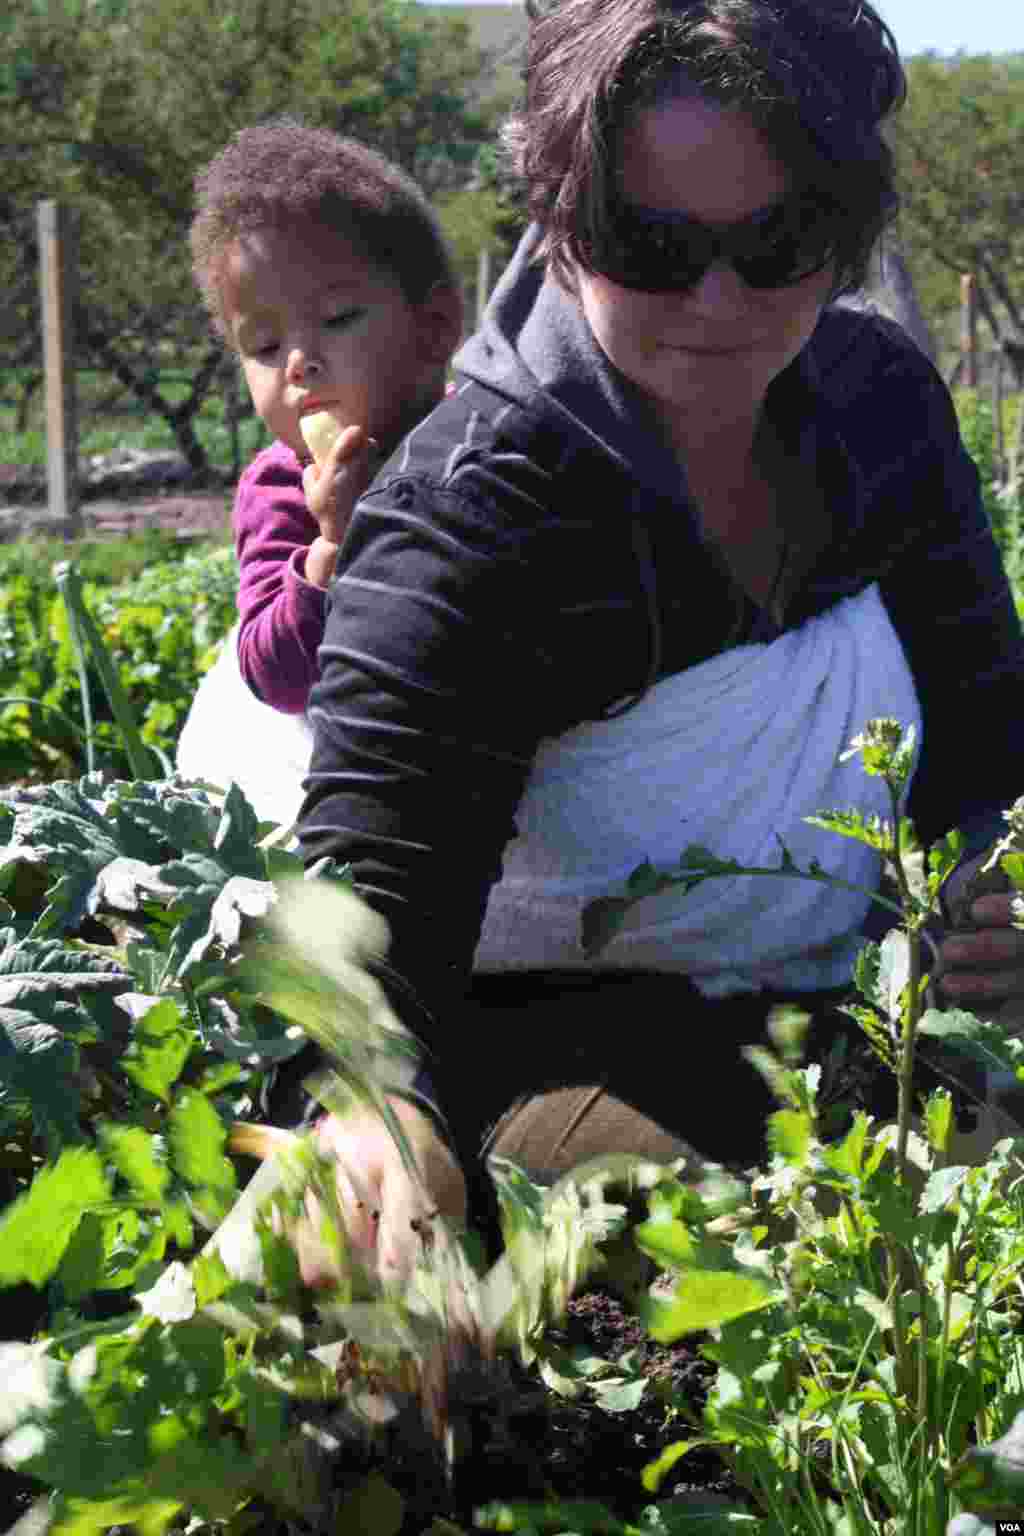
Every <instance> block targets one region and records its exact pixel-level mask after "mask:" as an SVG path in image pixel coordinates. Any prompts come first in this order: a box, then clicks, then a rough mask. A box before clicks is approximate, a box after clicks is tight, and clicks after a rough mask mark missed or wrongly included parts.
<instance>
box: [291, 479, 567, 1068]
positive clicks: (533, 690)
mask: <svg viewBox="0 0 1024 1536" xmlns="http://www.w3.org/2000/svg"><path fill="white" fill-rule="evenodd" d="M508 545H509V541H508V540H505V541H504V547H503V540H502V538H501V536H500V535H499V534H498V533H497V531H496V529H495V526H494V521H493V519H489V518H488V513H487V509H486V504H485V503H483V501H482V499H481V502H475V501H473V500H471V499H470V498H469V497H467V496H466V495H464V494H454V493H452V492H451V491H449V490H447V489H444V488H441V487H438V486H436V485H432V484H431V483H430V482H428V481H425V480H423V479H421V478H417V479H416V480H412V479H410V480H398V481H396V480H393V479H392V480H391V481H389V482H386V483H384V484H383V485H382V486H381V487H380V488H377V487H375V488H374V489H373V490H371V492H370V493H369V494H368V495H367V496H366V497H364V499H363V500H362V501H361V502H360V503H359V505H358V507H357V509H356V513H355V516H354V518H353V521H352V524H351V526H350V528H349V531H348V534H347V536H346V542H345V546H344V552H343V557H342V561H341V564H340V565H339V570H338V577H337V580H336V582H335V584H334V586H333V587H332V589H331V593H330V598H329V604H328V615H327V624H326V630H325V634H324V642H323V646H322V648H321V653H320V660H321V666H322V676H321V679H320V682H319V683H318V684H317V685H316V687H315V688H314V690H313V693H312V696H311V699H310V717H311V721H312V723H313V727H314V747H313V754H312V759H311V763H310V773H309V779H308V793H307V799H306V803H305V805H304V807H303V813H302V818H301V822H300V829H299V835H300V838H301V842H302V847H303V854H304V856H305V857H306V858H307V859H308V860H314V859H318V858H322V857H324V856H329V857H331V858H332V859H333V860H335V861H336V862H337V863H343V864H348V865H350V866H351V867H352V870H353V873H354V875H355V879H356V882H357V885H358V886H359V888H360V889H361V891H362V893H363V894H364V895H365V897H366V898H367V900H369V901H370V902H371V904H372V905H373V906H374V907H376V908H377V910H378V911H380V912H381V913H382V914H383V915H384V916H385V917H386V918H387V920H388V923H389V925H390V928H391V935H392V947H391V951H390V955H389V967H390V969H389V973H388V974H387V975H386V976H384V977H383V978H382V979H383V980H384V982H385V984H386V985H387V986H388V990H389V992H390V994H391V997H392V1002H393V1004H394V1006H395V1007H396V1009H397V1011H398V1012H399V1014H400V1015H401V1017H402V1018H403V1020H404V1021H405V1022H406V1023H407V1024H408V1025H409V1027H410V1028H411V1029H412V1030H413V1031H414V1032H415V1033H416V1034H417V1035H418V1036H419V1037H420V1038H421V1039H422V1040H423V1041H424V1042H425V1043H426V1044H427V1045H429V1046H431V1047H438V1046H440V1044H441V1040H442V1038H443V1040H444V1044H445V1047H446V1049H445V1051H444V1052H443V1056H444V1057H446V1058H448V1060H450V1059H451V1055H452V1052H451V1050H450V1042H451V1032H452V1030H453V1029H454V1027H455V1024H454V1014H455V1005H456V1004H457V1001H458V999H459V997H460V996H461V994H462V992H463V991H464V989H465V986H466V983H467V981H468V977H469V972H470V968H471V964H472V958H473V952H474V950H475V947H476V943H477V939H478V937H479V932H480V928H481V924H482V921H483V914H484V909H485V905H486V901H487V895H488V892H489V889H490V887H491V885H492V884H493V883H494V882H495V881H496V880H497V879H498V877H499V876H500V872H501V857H502V852H503V849H504V847H505V844H506V843H507V842H508V840H509V839H510V838H511V837H512V836H513V834H514V830H515V828H514V815H515V809H516V806H517V804H518V800H519V797H520V794H521V792H522V787H523V783H524V780H525V777H526V773H527V771H528V769H529V766H530V763H531V762H532V759H533V755H534V752H535V749H536V745H537V741H538V740H539V737H540V735H541V733H542V727H541V719H542V713H543V705H542V702H541V701H542V699H543V698H544V692H543V691H542V689H541V686H540V683H539V679H538V677H537V669H536V660H535V656H534V653H533V650H532V647H531V638H530V624H529V622H528V621H529V617H530V613H529V598H530V596H531V594H532V595H533V596H536V587H535V584H534V585H533V586H531V588H530V592H527V590H526V589H525V587H524V577H527V573H526V572H525V571H524V570H523V563H522V561H521V560H518V559H516V558H514V557H513V556H511V555H510V554H509V550H508ZM527 579H528V578H527ZM533 617H534V618H535V619H536V620H537V622H538V623H542V619H541V617H540V614H539V612H537V611H536V610H535V611H534V615H533ZM445 1065H446V1063H445V1062H444V1061H443V1060H442V1062H441V1064H440V1067H439V1074H441V1075H443V1071H444V1066H445ZM437 1086H438V1087H439V1088H441V1090H442V1098H443V1097H444V1093H443V1082H442V1081H441V1080H440V1077H438V1079H437Z"/></svg>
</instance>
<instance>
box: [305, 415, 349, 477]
mask: <svg viewBox="0 0 1024 1536" xmlns="http://www.w3.org/2000/svg"><path fill="white" fill-rule="evenodd" d="M299 430H300V432H301V433H302V435H303V437H304V438H305V440H306V447H307V448H308V449H309V451H310V453H311V454H312V455H313V457H314V459H315V460H316V462H317V463H318V464H322V463H323V462H324V460H325V459H326V457H327V455H328V454H329V453H330V451H331V448H332V446H333V444H334V440H335V438H336V437H337V436H338V434H339V433H340V432H341V426H340V424H339V423H338V422H337V421H335V419H334V417H333V416H332V415H331V413H330V412H329V411H311V412H310V413H309V415H308V416H302V417H300V419H299Z"/></svg>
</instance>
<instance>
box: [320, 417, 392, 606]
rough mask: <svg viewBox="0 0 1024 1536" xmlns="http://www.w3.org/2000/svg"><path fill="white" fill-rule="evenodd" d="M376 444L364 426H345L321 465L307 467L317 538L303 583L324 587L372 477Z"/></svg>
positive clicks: (330, 575) (332, 571)
mask: <svg viewBox="0 0 1024 1536" xmlns="http://www.w3.org/2000/svg"><path fill="white" fill-rule="evenodd" d="M375 459H376V444H375V443H374V441H373V438H372V437H369V436H368V435H367V432H366V429H365V428H364V427H354V426H353V427H346V428H345V429H344V431H342V432H340V433H339V434H338V436H337V437H336V438H335V440H334V442H333V444H332V445H331V449H330V452H329V453H328V455H327V457H326V459H325V460H324V462H323V463H322V464H319V465H318V464H315V463H313V464H307V466H306V468H305V469H304V470H303V471H302V488H303V490H304V491H305V493H306V504H307V506H308V507H309V510H310V512H311V513H312V515H313V517H314V519H315V521H316V524H317V527H318V528H319V529H320V533H319V536H318V537H317V538H315V539H314V540H313V542H312V544H311V545H310V547H309V549H308V551H307V553H306V580H307V581H308V582H311V583H312V585H313V586H315V587H326V586H327V584H328V583H329V581H330V579H331V577H332V576H333V574H334V565H335V561H336V560H337V557H338V550H339V548H340V546H341V541H342V539H343V538H344V537H345V529H346V528H347V527H348V524H349V520H350V518H351V516H352V511H353V509H354V507H355V504H356V502H357V501H358V500H359V498H360V496H361V495H362V494H363V492H364V491H365V489H366V487H367V486H368V485H369V483H370V481H371V479H372V478H373V471H372V465H373V462H374V460H375Z"/></svg>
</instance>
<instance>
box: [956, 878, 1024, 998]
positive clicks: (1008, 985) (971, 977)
mask: <svg viewBox="0 0 1024 1536" xmlns="http://www.w3.org/2000/svg"><path fill="white" fill-rule="evenodd" d="M1013 899H1014V898H1013V896H1012V895H1011V894H999V895H986V896H979V897H978V898H977V899H976V900H975V901H974V902H973V903H972V904H971V906H970V907H969V908H968V914H967V915H968V916H969V918H970V921H971V923H972V924H974V925H975V931H973V932H971V931H969V930H967V931H958V932H954V933H951V934H950V935H949V937H948V938H946V939H944V940H943V942H942V944H941V945H940V946H939V956H940V960H941V962H942V969H941V973H940V975H939V977H938V981H939V985H940V987H941V989H942V991H943V993H944V994H945V997H946V1000H947V1001H948V1002H949V1003H951V1004H959V1003H963V1004H964V1005H965V1006H968V1007H970V1006H973V1007H974V1009H975V1010H978V1009H982V1008H994V1007H997V1006H998V1005H999V1004H1001V1003H1004V1002H1006V1001H1007V999H1009V998H1024V932H1022V931H1021V929H1019V928H1015V927H1014V926H1013V912H1012V903H1013Z"/></svg>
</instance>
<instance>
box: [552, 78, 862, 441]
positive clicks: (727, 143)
mask: <svg viewBox="0 0 1024 1536" xmlns="http://www.w3.org/2000/svg"><path fill="white" fill-rule="evenodd" d="M621 177H622V179H621V183H620V195H621V196H622V198H623V199H624V200H625V202H626V203H628V204H633V205H636V206H638V207H642V208H648V209H654V210H657V211H658V212H669V213H673V212H682V213H686V214H689V215H691V216H693V217H695V218H697V219H701V220H703V221H704V222H705V223H708V224H731V223H734V222H736V221H738V220H743V219H746V218H749V216H750V215H751V214H753V213H757V212H760V211H762V210H764V209H767V208H769V207H771V206H772V205H774V204H777V203H778V202H779V201H780V200H782V199H783V198H784V197H785V196H786V194H787V192H788V191H789V178H788V176H787V172H786V168H785V166H784V165H783V164H782V163H781V161H779V160H778V159H777V158H776V157H775V155H774V154H773V153H772V151H771V150H770V149H769V148H768V146H767V145H766V144H765V143H764V141H763V140H762V139H761V137H760V135H759V134H758V132H757V130H756V128H755V127H754V124H753V122H752V120H751V119H750V118H749V117H748V116H747V115H746V114H745V113H744V112H743V111H742V110H741V109H739V108H732V107H721V106H717V105H715V104H714V103H712V102H709V101H706V100H704V99H703V98H702V97H700V96H688V97H685V98H682V99H676V100H673V101H670V102H667V103H665V104H664V105H662V106H657V107H650V108H646V109H644V110H642V111H640V112H638V113H637V114H636V116H635V118H634V119H633V122H632V123H631V124H630V126H629V128H628V129H627V131H626V133H625V135H624V139H623V145H622V160H621ZM577 277H578V291H579V296H580V302H581V304H582V307H583V312H584V314H585V316H586V318H587V322H588V324H589V326H590V329H591V331H592V332H593V334H594V337H595V338H596V340H597V342H598V344H599V345H600V347H601V348H602V350H603V351H604V353H605V354H606V356H607V357H608V358H609V359H610V360H611V362H612V363H614V365H615V366H616V367H617V368H618V369H619V371H620V372H621V373H623V374H625V376H626V377H627V378H628V379H630V380H632V382H633V383H634V384H636V385H638V386H639V387H640V388H641V389H643V390H645V391H646V392H647V394H648V395H649V396H650V397H651V399H652V401H653V402H654V404H655V407H656V408H657V410H658V413H659V415H660V416H661V417H662V419H663V420H664V422H665V424H666V426H667V427H668V429H669V431H670V434H671V435H672V436H673V438H678V437H679V436H680V434H681V435H682V437H683V439H684V440H685V439H687V438H691V439H692V435H693V433H694V432H695V431H696V432H698V433H699V432H700V431H701V430H702V429H705V428H706V429H707V430H709V431H711V430H713V429H714V428H715V427H718V428H721V429H723V430H725V431H728V430H729V429H730V427H731V425H735V426H736V427H737V428H738V429H739V430H741V431H742V430H743V429H744V428H745V426H747V425H749V424H750V423H752V422H756V419H757V415H758V413H759V410H760V407H761V404H762V403H763V401H764V397H765V392H766V390H767V388H768V385H769V384H770V383H771V381H772V379H774V378H775V376H776V375H777V374H779V373H781V372H782V370H783V369H784V368H785V367H786V366H787V364H789V363H790V362H792V360H793V358H795V357H796V356H797V354H798V353H799V352H800V351H801V349H802V348H803V346H804V345H805V344H806V342H807V341H808V339H809V337H810V336H811V333H812V332H813V330H814V328H815V325H816V324H817V321H818V316H819V314H820V313H821V309H822V306H823V305H824V304H825V302H826V301H827V299H828V296H829V294H830V292H831V288H832V281H833V264H832V263H829V264H828V266H826V267H825V268H824V270H823V271H821V272H817V273H814V274H813V275H812V276H810V277H806V278H803V279H802V280H800V281H798V282H796V283H793V284H790V285H789V286H788V287H785V288H752V287H749V286H748V285H747V284H746V283H745V282H744V281H743V279H742V278H741V277H740V276H739V274H738V273H737V272H736V271H735V270H734V268H733V267H731V266H729V265H728V264H727V263H725V262H724V261H722V260H716V261H715V262H713V263H712V264H711V266H709V267H708V268H707V270H706V271H705V273H704V275H703V276H702V277H701V278H700V280H699V281H698V283H697V284H696V286H695V287H693V288H690V289H688V290H686V291H685V292H682V293H671V292H669V293H646V292H640V291H637V290H633V289H628V288H622V287H619V286H618V285H617V284H615V283H614V282H612V281H611V280H610V279H609V278H606V277H602V276H600V275H599V274H596V273H593V272H589V271H587V270H586V269H585V268H583V267H579V268H577Z"/></svg>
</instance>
